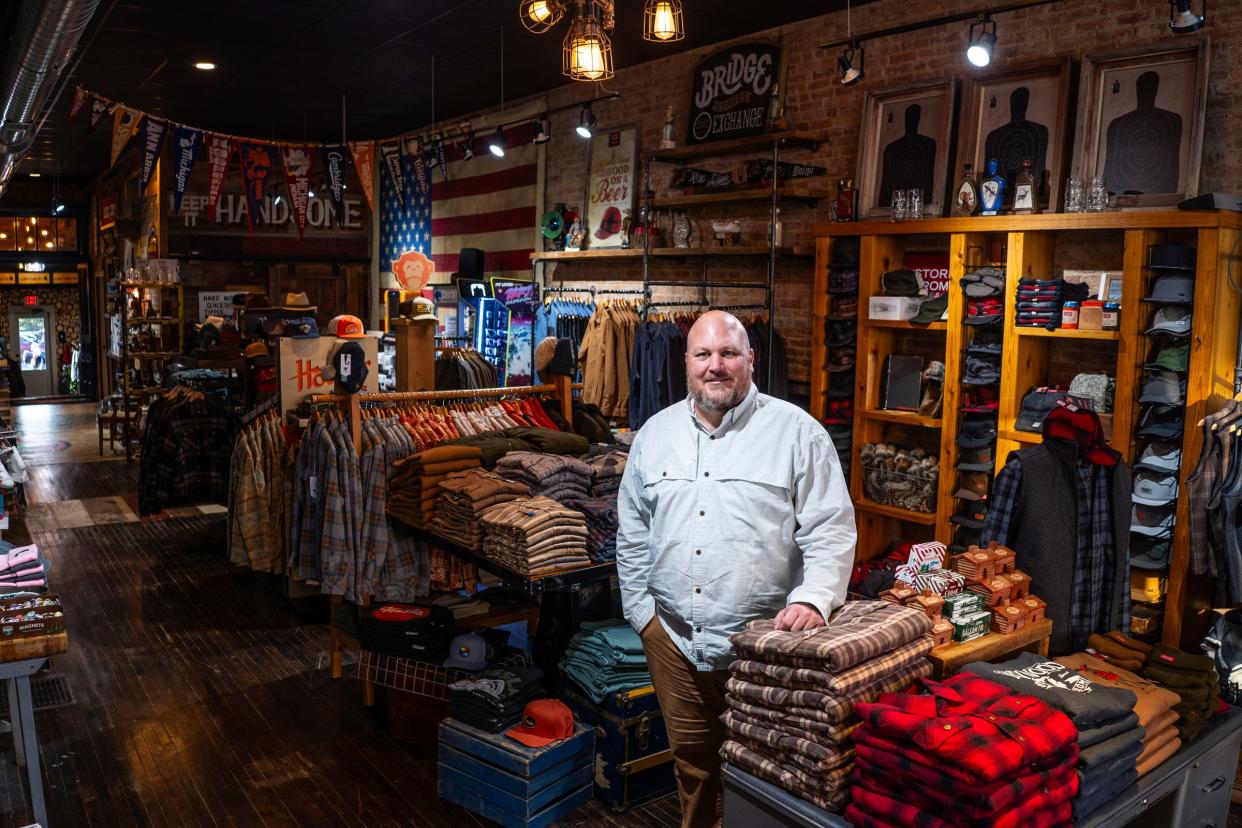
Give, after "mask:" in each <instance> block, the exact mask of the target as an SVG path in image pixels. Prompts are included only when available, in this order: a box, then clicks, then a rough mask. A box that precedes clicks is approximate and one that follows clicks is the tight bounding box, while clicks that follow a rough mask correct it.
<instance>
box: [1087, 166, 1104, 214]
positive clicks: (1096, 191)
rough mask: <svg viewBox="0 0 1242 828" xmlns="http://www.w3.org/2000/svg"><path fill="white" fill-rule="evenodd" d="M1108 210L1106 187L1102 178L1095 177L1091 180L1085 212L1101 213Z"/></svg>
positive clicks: (1099, 176)
mask: <svg viewBox="0 0 1242 828" xmlns="http://www.w3.org/2000/svg"><path fill="white" fill-rule="evenodd" d="M1107 209H1108V187H1107V186H1105V184H1104V176H1102V175H1097V176H1096V177H1095V178H1093V179H1091V190H1090V191H1089V192H1088V193H1087V212H1089V213H1103V212H1104V211H1105V210H1107Z"/></svg>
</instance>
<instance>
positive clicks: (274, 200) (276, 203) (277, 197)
mask: <svg viewBox="0 0 1242 828" xmlns="http://www.w3.org/2000/svg"><path fill="white" fill-rule="evenodd" d="M279 205H280V193H276V195H275V197H273V198H272V206H273V207H276V206H279Z"/></svg>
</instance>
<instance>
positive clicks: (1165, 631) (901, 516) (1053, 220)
mask: <svg viewBox="0 0 1242 828" xmlns="http://www.w3.org/2000/svg"><path fill="white" fill-rule="evenodd" d="M814 232H815V235H816V237H817V246H816V252H817V261H816V268H815V287H814V295H815V301H816V303H817V307H816V310H817V313H822V312H823V309H824V308H826V306H827V303H828V293H827V278H828V274H829V271H828V269H827V267H826V263H827V261H828V257H829V255H830V253H831V248H832V245H833V244H834V242H835V240H836V239H837V238H839V237H841V236H845V235H850V236H854V235H857V236H859V237H860V238H861V267H860V274H859V275H860V279H859V306H860V312H859V313H860V315H859V324H858V341H857V346H856V348H857V355H858V356H857V364H858V367H857V372H858V379H857V393H858V405H857V407H856V411H855V417H854V438H853V446H854V450H855V452H857V450H858V447H859V446H861V445H862V444H865V443H867V442H876V441H877V440H888V441H892V442H896V441H897V435H898V434H909V433H911V432H912V431H918V432H922V433H924V435H925V437H926V436H934V437H935V439H937V440H938V446H939V449H940V468H941V470H942V473H941V477H940V489H939V493H938V501H937V507H936V512H935V514H934V515H930V516H929V515H924V514H916V513H902V512H901V511H900V510H892V509H889V508H886V507H877V505H876V504H872V503H869V502H868V501H867V499H866V498H865V497H863V492H862V487H861V480H860V479H859V470H858V465H857V462H855V467H854V471H853V475H852V479H851V481H850V482H851V494H852V496H853V499H854V504H855V512H856V515H857V521H858V551H857V557H858V558H859V559H860V560H862V559H866V558H870V557H874V556H876V555H879V554H882V553H883V552H884V551H885V549H886V547H887V545H888V544H889V542H891V541H892V540H895V539H898V538H902V539H906V540H921V539H925V538H927V537H928V536H932V537H935V538H936V539H937V540H939V541H941V542H942V543H945V544H946V545H949V544H952V543H953V542H954V535H955V529H956V524H955V522H954V521H953V520H952V518H953V517H954V515H956V514H957V505H958V501H957V500H956V499H955V498H954V495H955V493H957V492H959V491H961V490H968V489H966V487H964V486H960V487H959V486H958V481H957V474H956V473H953V472H954V471H955V467H956V465H957V463H958V457H959V452H962V451H966V449H962V448H960V447H959V446H958V440H957V438H958V435H959V431H960V429H961V423H962V421H963V419H964V418H965V417H966V415H964V414H962V413H960V412H961V409H962V407H963V405H964V400H963V397H964V394H963V389H964V387H965V386H963V385H962V382H961V381H962V379H963V375H964V373H965V360H964V356H965V354H964V349H965V347H966V346H967V344H969V340H970V339H971V338H972V337H973V336H974V335H975V333H976V331H977V329H976V328H975V327H974V326H971V325H968V324H965V321H964V320H965V319H966V305H967V297H966V296H965V295H964V294H963V291H962V285H961V279H962V277H963V276H964V275H965V274H966V273H967V272H969V269H970V268H971V267H972V266H974V265H977V264H980V263H984V262H985V261H987V262H996V263H1001V262H1003V264H1004V266H1005V281H1006V287H1005V296H1004V304H1005V309H1004V310H1005V319H1004V322H1003V323H1002V326H1001V331H1002V356H1001V383H1000V391H999V395H998V396H999V400H998V402H999V411H998V417H997V420H998V422H997V440H996V450H995V452H994V454H993V456H992V458H991V460H992V462H993V463H994V465H993V469H992V472H993V474H994V473H995V472H997V471H999V470H1000V468H1001V467H1002V466H1003V465H1004V463H1005V462H1006V460H1007V458H1008V456H1009V453H1010V452H1011V451H1014V450H1017V449H1021V448H1024V447H1027V446H1032V445H1037V444H1039V443H1041V442H1042V441H1043V437H1042V435H1041V434H1038V433H1033V432H1026V431H1021V430H1018V429H1015V428H1014V424H1015V422H1016V420H1017V418H1018V415H1019V412H1020V409H1021V403H1022V398H1023V396H1024V395H1025V394H1026V392H1027V391H1028V390H1029V389H1030V388H1031V387H1035V386H1045V385H1052V384H1056V385H1060V386H1063V387H1064V386H1068V382H1069V380H1070V379H1071V378H1072V377H1073V375H1074V374H1075V373H1077V372H1080V371H1087V370H1090V371H1104V372H1106V373H1108V374H1110V375H1111V376H1113V377H1114V378H1115V381H1116V386H1115V396H1114V406H1113V414H1112V422H1111V431H1110V436H1109V444H1110V445H1111V446H1112V448H1114V449H1115V450H1116V451H1118V452H1120V453H1121V454H1122V455H1123V456H1124V458H1125V460H1126V462H1127V463H1131V464H1133V463H1136V462H1138V461H1139V458H1140V457H1141V455H1142V452H1143V450H1144V448H1145V447H1146V445H1147V443H1148V442H1150V440H1148V439H1143V438H1141V436H1140V435H1139V431H1140V429H1142V428H1143V422H1142V417H1143V415H1144V410H1145V409H1146V408H1149V407H1150V406H1149V405H1146V404H1144V405H1140V403H1139V399H1140V397H1141V396H1142V395H1143V390H1144V385H1145V384H1147V383H1150V381H1151V380H1152V378H1154V377H1158V376H1160V375H1159V374H1158V373H1157V371H1164V370H1167V369H1168V366H1169V365H1171V364H1174V362H1175V360H1176V364H1177V365H1178V366H1179V367H1180V365H1181V364H1182V363H1183V362H1184V363H1185V366H1186V368H1185V370H1184V372H1180V373H1179V376H1182V377H1183V378H1184V381H1185V389H1186V390H1185V394H1184V397H1185V408H1184V414H1183V416H1184V422H1183V426H1184V427H1183V429H1182V430H1181V433H1179V434H1175V435H1174V436H1173V437H1172V438H1171V439H1172V441H1173V442H1174V443H1175V444H1176V447H1177V448H1180V450H1181V463H1180V466H1179V467H1178V468H1177V469H1176V471H1175V473H1174V475H1175V477H1176V484H1177V485H1176V499H1175V501H1174V503H1173V512H1174V520H1173V521H1172V536H1171V538H1170V539H1169V540H1170V549H1169V552H1168V566H1167V573H1165V577H1166V579H1167V584H1168V590H1167V594H1166V595H1165V597H1164V618H1163V623H1162V624H1161V626H1160V628H1159V629H1158V630H1156V632H1155V635H1156V637H1158V638H1159V639H1160V640H1162V641H1163V642H1165V643H1167V644H1172V645H1174V646H1180V647H1186V646H1191V647H1193V646H1194V645H1195V643H1196V642H1197V641H1198V640H1199V639H1200V638H1201V637H1202V635H1203V633H1204V632H1205V629H1204V628H1203V626H1204V624H1205V620H1206V615H1205V614H1204V613H1198V612H1194V611H1192V609H1191V608H1193V607H1196V606H1210V605H1211V599H1212V594H1211V589H1212V585H1211V583H1210V582H1208V581H1207V580H1206V579H1197V578H1191V577H1190V575H1189V563H1190V537H1189V522H1188V520H1187V511H1188V502H1187V495H1186V493H1187V487H1186V485H1185V482H1186V477H1187V476H1188V475H1189V474H1190V473H1191V472H1192V471H1193V469H1194V467H1195V464H1196V461H1197V459H1198V456H1199V451H1200V448H1201V446H1202V442H1203V434H1202V429H1200V428H1197V427H1196V423H1198V422H1199V421H1200V420H1201V419H1202V418H1203V417H1204V415H1206V414H1208V413H1210V412H1212V411H1216V410H1217V409H1219V408H1220V407H1221V406H1222V405H1224V403H1225V402H1226V401H1227V400H1229V399H1231V398H1232V397H1233V395H1234V377H1235V371H1234V368H1235V360H1236V355H1237V349H1238V327H1239V317H1240V315H1242V294H1239V293H1238V292H1237V291H1235V290H1233V289H1232V288H1231V287H1230V282H1229V278H1230V277H1229V265H1230V261H1231V255H1232V251H1234V250H1235V249H1236V246H1237V245H1238V244H1239V243H1242V238H1240V234H1242V215H1240V214H1239V213H1236V212H1229V211H1211V210H1205V211H1185V210H1159V209H1155V210H1132V211H1110V212H1104V213H1074V214H1065V213H1042V214H1035V215H1003V216H995V217H982V216H980V217H959V218H931V219H922V220H919V221H903V222H890V221H863V222H857V223H851V224H838V223H835V222H832V223H824V224H817V225H816V226H815V231H814ZM1170 242H1181V243H1186V244H1189V245H1190V246H1192V247H1193V248H1194V249H1195V252H1196V256H1195V260H1194V262H1193V267H1192V268H1190V269H1186V270H1183V271H1179V273H1180V274H1181V275H1185V276H1190V277H1192V284H1191V285H1189V286H1188V285H1187V284H1186V282H1185V281H1184V280H1182V281H1176V280H1175V281H1172V282H1169V281H1165V282H1164V283H1163V284H1160V285H1159V287H1158V284H1159V283H1160V280H1161V278H1162V277H1167V276H1168V275H1170V271H1168V270H1162V269H1152V268H1151V267H1149V263H1150V261H1151V259H1150V257H1151V255H1152V248H1153V247H1155V246H1157V245H1162V244H1166V243H1170ZM907 246H909V247H910V249H912V250H914V249H917V250H919V251H926V250H928V249H935V248H939V249H947V250H948V251H949V276H950V285H949V317H948V319H949V321H948V322H947V324H945V323H942V325H943V327H944V334H943V335H944V339H945V347H944V354H945V360H944V362H945V386H944V403H943V412H944V414H943V416H942V418H940V420H939V421H933V422H920V421H919V420H918V419H917V418H916V415H913V414H908V413H905V412H888V411H883V410H877V404H878V394H879V391H878V388H877V387H876V386H878V385H879V383H878V382H877V380H878V378H879V377H880V373H879V372H880V371H882V369H883V358H884V356H885V355H887V354H891V353H903V352H908V351H903V350H902V349H901V337H909V336H910V333H908V332H909V331H911V330H912V329H916V328H920V327H924V326H919V325H915V324H914V323H910V322H892V321H886V322H879V321H868V320H867V319H866V308H867V306H868V300H869V298H870V296H872V295H874V294H876V293H877V292H879V288H880V275H881V274H882V273H883V272H884V271H886V270H890V269H894V268H900V267H901V266H902V264H903V257H904V254H905V251H906V248H907ZM980 251H983V252H982V253H980ZM1001 251H1003V255H1001ZM981 255H982V256H983V257H984V258H982V259H981V258H980V256H981ZM1082 267H1089V268H1090V269H1092V270H1100V271H1104V270H1109V271H1120V272H1121V273H1122V280H1121V283H1122V287H1121V299H1120V304H1121V313H1120V325H1119V328H1118V329H1117V330H1082V329H1063V328H1057V329H1053V330H1048V329H1046V328H1030V327H1022V328H1019V327H1016V326H1015V324H1014V323H1015V321H1016V302H1015V301H1014V297H1015V296H1016V295H1017V288H1018V283H1019V280H1020V279H1022V278H1037V279H1053V278H1056V277H1058V276H1060V275H1061V272H1062V271H1063V270H1064V269H1067V268H1082ZM1187 289H1189V292H1190V294H1191V295H1192V299H1188V300H1187V305H1186V306H1185V307H1189V308H1192V309H1193V313H1192V315H1191V321H1190V325H1189V331H1188V335H1187V336H1186V337H1184V338H1183V339H1178V340H1169V339H1167V337H1166V340H1167V341H1169V342H1174V343H1177V344H1183V343H1184V344H1187V345H1188V346H1189V348H1188V354H1182V353H1180V352H1179V353H1177V354H1176V355H1173V354H1170V355H1167V356H1166V357H1164V358H1161V359H1160V362H1159V363H1158V367H1157V368H1155V369H1145V367H1144V366H1146V365H1148V364H1149V363H1151V364H1156V363H1155V360H1156V358H1157V354H1158V352H1157V351H1156V350H1155V349H1153V347H1152V345H1153V342H1154V340H1155V337H1147V336H1145V335H1144V333H1145V332H1146V331H1147V330H1148V329H1149V328H1151V327H1153V325H1155V324H1157V322H1158V321H1159V320H1157V318H1156V314H1157V313H1158V312H1159V310H1160V308H1161V307H1163V305H1162V304H1161V303H1160V302H1145V301H1143V299H1144V298H1145V297H1151V296H1152V295H1153V293H1155V295H1156V296H1157V297H1164V296H1169V295H1173V294H1171V293H1170V292H1171V291H1181V292H1183V293H1184V292H1186V291H1187ZM1190 302H1193V304H1190ZM1166 316H1169V314H1166ZM819 318H822V316H821V317H819ZM816 327H817V328H818V327H819V326H816ZM926 327H929V328H930V329H931V330H930V331H928V332H927V333H924V334H920V336H923V337H926V336H929V335H930V333H931V331H934V330H936V329H937V326H936V325H931V326H926ZM812 335H813V341H812V355H811V364H812V366H813V371H815V372H816V375H813V376H812V388H813V394H812V411H811V413H812V414H813V415H815V416H822V412H823V407H824V398H823V394H822V391H823V389H824V388H825V387H826V383H827V380H828V371H827V370H826V366H827V364H828V363H827V351H826V348H825V347H824V343H823V333H822V331H821V330H813V331H812ZM1083 363H1090V364H1089V365H1088V364H1083ZM1165 379H1166V381H1165V382H1163V383H1156V384H1155V385H1153V386H1152V388H1151V389H1150V390H1149V399H1150V398H1151V396H1152V395H1155V394H1164V393H1166V391H1165V388H1164V386H1168V387H1174V388H1178V389H1180V384H1174V383H1172V382H1171V380H1169V379H1168V378H1167V377H1166V378H1165ZM1157 386H1160V387H1157ZM814 392H820V393H814ZM1165 413H1167V412H1165ZM1105 420H1106V421H1107V417H1106V418H1105ZM1163 427H1165V428H1167V426H1163ZM1157 430H1158V429H1157ZM1149 433H1150V432H1149ZM856 458H857V455H855V459H856ZM975 459H977V458H975ZM946 472H949V473H946ZM975 488H976V489H977V487H975ZM968 491H969V490H968ZM1144 508H1151V507H1150V506H1147V505H1144ZM1127 528H1128V527H1127ZM1138 537H1140V538H1141V539H1143V540H1145V537H1143V536H1142V535H1140V536H1138ZM1132 545H1133V544H1132ZM1133 554H1136V553H1134V552H1133V550H1132V557H1133ZM1133 572H1134V573H1137V574H1138V575H1140V576H1147V575H1150V574H1151V570H1150V569H1142V568H1135V569H1134V570H1133ZM1034 589H1035V590H1036V591H1038V589H1039V584H1035V585H1034Z"/></svg>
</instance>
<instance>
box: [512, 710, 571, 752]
mask: <svg viewBox="0 0 1242 828" xmlns="http://www.w3.org/2000/svg"><path fill="white" fill-rule="evenodd" d="M573 733H574V714H573V713H571V712H570V710H569V708H568V707H566V706H565V703H564V702H561V701H557V700H556V699H535V700H534V701H532V702H528V703H527V705H526V708H525V709H524V710H522V721H520V722H518V723H517V725H516V726H514V727H511V728H509V729H508V730H506V731H505V735H506V736H508V737H509V738H511V739H515V740H517V741H519V742H521V743H522V744H524V745H526V746H527V747H543V746H544V745H550V744H552V743H553V742H558V741H560V740H561V739H568V738H569V737H570V736H572V735H573Z"/></svg>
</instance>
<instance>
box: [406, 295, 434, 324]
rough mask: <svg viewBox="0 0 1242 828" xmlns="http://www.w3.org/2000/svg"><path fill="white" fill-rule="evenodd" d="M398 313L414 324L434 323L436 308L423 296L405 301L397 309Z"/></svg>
mask: <svg viewBox="0 0 1242 828" xmlns="http://www.w3.org/2000/svg"><path fill="white" fill-rule="evenodd" d="M398 311H399V312H400V313H401V315H402V316H404V317H405V318H407V319H412V320H414V321H415V322H427V321H430V322H435V321H437V320H436V306H435V304H434V303H433V302H432V301H431V300H430V299H428V298H426V297H425V296H415V297H414V298H413V299H407V300H405V301H404V302H402V303H401V305H400V306H399V307H398Z"/></svg>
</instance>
